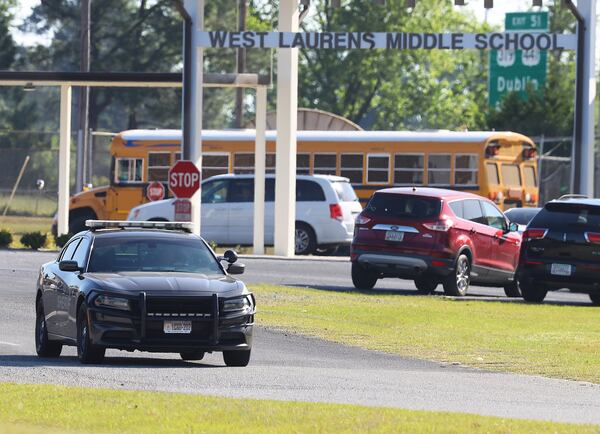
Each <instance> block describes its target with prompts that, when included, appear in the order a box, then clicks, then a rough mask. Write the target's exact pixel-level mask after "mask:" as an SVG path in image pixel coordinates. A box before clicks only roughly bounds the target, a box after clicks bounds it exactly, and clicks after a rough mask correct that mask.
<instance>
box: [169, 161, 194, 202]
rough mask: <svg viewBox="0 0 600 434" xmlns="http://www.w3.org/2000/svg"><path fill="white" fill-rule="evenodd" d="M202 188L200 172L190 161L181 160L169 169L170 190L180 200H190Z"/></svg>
mask: <svg viewBox="0 0 600 434" xmlns="http://www.w3.org/2000/svg"><path fill="white" fill-rule="evenodd" d="M199 188H200V171H199V170H198V168H197V167H196V165H195V164H194V163H192V162H191V161H189V160H181V161H178V162H177V163H175V165H173V167H171V168H170V169H169V190H171V192H172V193H173V195H174V196H175V197H176V198H178V199H189V198H191V197H192V196H193V195H194V193H196V191H198V189H199Z"/></svg>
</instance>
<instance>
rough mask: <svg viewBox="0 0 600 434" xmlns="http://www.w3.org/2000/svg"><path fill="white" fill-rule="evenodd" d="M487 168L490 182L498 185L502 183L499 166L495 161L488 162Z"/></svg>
mask: <svg viewBox="0 0 600 434" xmlns="http://www.w3.org/2000/svg"><path fill="white" fill-rule="evenodd" d="M485 170H486V172H487V181H488V184H491V185H498V184H500V176H499V175H498V166H496V164H494V163H486V164H485Z"/></svg>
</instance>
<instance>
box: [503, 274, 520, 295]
mask: <svg viewBox="0 0 600 434" xmlns="http://www.w3.org/2000/svg"><path fill="white" fill-rule="evenodd" d="M504 293H505V294H506V296H507V297H511V298H516V297H521V295H522V294H521V287H520V286H519V281H518V280H517V279H515V280H513V281H512V282H511V283H509V284H508V285H505V286H504Z"/></svg>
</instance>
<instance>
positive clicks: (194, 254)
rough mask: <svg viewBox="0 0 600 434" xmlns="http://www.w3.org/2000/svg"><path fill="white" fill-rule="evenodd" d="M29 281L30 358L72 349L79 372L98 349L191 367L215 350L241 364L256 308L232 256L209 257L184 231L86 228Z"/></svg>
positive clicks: (152, 226) (92, 224)
mask: <svg viewBox="0 0 600 434" xmlns="http://www.w3.org/2000/svg"><path fill="white" fill-rule="evenodd" d="M86 224H87V226H88V227H89V228H90V230H88V231H84V232H80V233H78V234H77V235H75V236H74V237H73V238H71V239H70V240H69V242H68V243H67V244H66V245H65V247H64V248H63V249H62V251H61V252H60V254H59V256H58V258H57V259H56V261H54V262H49V263H47V264H44V265H43V266H42V268H41V270H40V275H39V279H38V282H37V297H36V313H37V315H36V324H35V343H36V350H37V353H38V355H39V356H41V357H58V356H59V355H60V353H61V349H62V346H63V345H75V346H77V356H78V358H79V360H80V361H81V362H82V363H100V362H101V361H102V360H103V358H104V353H105V350H106V349H107V348H116V349H120V350H130V351H133V350H141V351H152V352H175V353H179V354H180V355H181V358H182V359H184V360H200V359H202V358H203V356H204V353H205V352H212V351H222V352H223V359H224V361H225V364H226V365H228V366H246V365H247V364H248V362H249V360H250V352H251V347H252V328H253V324H254V314H255V300H254V297H253V295H252V294H251V293H250V292H249V291H248V289H247V288H246V286H245V285H244V283H242V282H241V281H239V280H237V279H234V278H233V277H231V276H230V274H241V273H243V271H244V266H243V265H242V264H238V263H235V262H236V260H237V255H236V253H235V252H234V251H231V250H230V251H227V252H225V255H224V257H217V256H215V254H214V253H213V251H212V250H211V249H210V247H209V246H208V245H207V244H206V243H205V242H204V240H202V238H200V237H199V236H197V235H193V234H191V233H189V226H188V225H187V224H185V223H168V222H114V221H113V222H108V221H97V220H88V221H87V222H86Z"/></svg>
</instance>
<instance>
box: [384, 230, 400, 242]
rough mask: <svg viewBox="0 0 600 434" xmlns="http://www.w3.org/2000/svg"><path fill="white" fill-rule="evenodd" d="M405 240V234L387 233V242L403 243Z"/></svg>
mask: <svg viewBox="0 0 600 434" xmlns="http://www.w3.org/2000/svg"><path fill="white" fill-rule="evenodd" d="M403 239H404V232H397V231H385V240H386V241H402V240H403Z"/></svg>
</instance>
